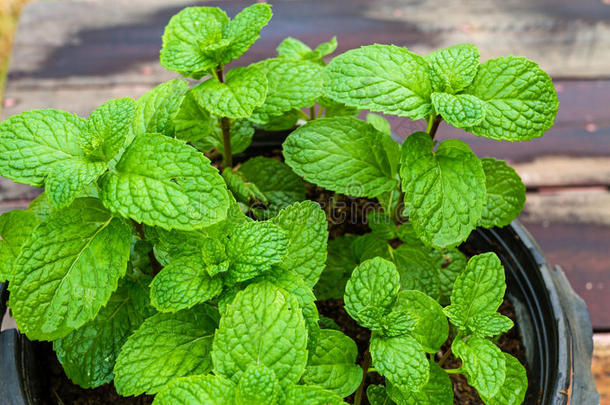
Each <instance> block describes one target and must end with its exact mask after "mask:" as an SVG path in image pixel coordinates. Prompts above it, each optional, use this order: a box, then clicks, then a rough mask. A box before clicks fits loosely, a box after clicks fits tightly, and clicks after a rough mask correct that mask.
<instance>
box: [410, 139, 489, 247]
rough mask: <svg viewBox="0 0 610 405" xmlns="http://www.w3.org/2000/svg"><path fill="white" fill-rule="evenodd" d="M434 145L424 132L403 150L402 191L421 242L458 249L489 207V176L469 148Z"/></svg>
mask: <svg viewBox="0 0 610 405" xmlns="http://www.w3.org/2000/svg"><path fill="white" fill-rule="evenodd" d="M433 148H434V143H433V141H432V139H431V138H430V136H429V135H428V134H426V133H423V132H416V133H415V134H413V135H410V136H409V137H408V138H407V139H406V141H405V142H404V144H403V146H402V166H401V173H400V174H401V177H402V189H403V191H404V192H405V204H406V206H407V207H408V208H409V218H410V220H411V221H412V222H413V227H414V229H415V232H416V233H417V235H418V236H419V238H420V239H421V240H422V242H424V243H425V244H426V245H430V246H433V247H453V246H457V245H458V244H460V243H461V242H462V241H464V240H465V239H466V238H467V237H468V235H469V234H470V232H471V231H472V230H473V229H474V228H475V226H476V225H477V223H478V221H479V218H480V217H481V212H482V210H483V203H484V202H485V173H484V172H483V168H482V166H481V162H480V161H479V159H478V158H477V157H476V156H475V154H474V153H472V151H471V150H470V148H469V147H468V145H466V143H464V142H462V141H459V140H457V139H450V140H447V141H444V142H442V143H441V144H440V145H439V147H438V149H437V150H436V153H434V152H433V151H432V149H433Z"/></svg>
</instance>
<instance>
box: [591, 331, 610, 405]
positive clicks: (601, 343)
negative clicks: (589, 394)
mask: <svg viewBox="0 0 610 405" xmlns="http://www.w3.org/2000/svg"><path fill="white" fill-rule="evenodd" d="M593 344H594V349H593V364H592V371H593V377H594V378H595V382H596V386H597V390H598V391H599V394H600V396H601V405H610V333H599V334H597V335H595V336H594V337H593Z"/></svg>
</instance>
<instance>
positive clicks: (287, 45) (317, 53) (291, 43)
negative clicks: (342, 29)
mask: <svg viewBox="0 0 610 405" xmlns="http://www.w3.org/2000/svg"><path fill="white" fill-rule="evenodd" d="M335 49H337V38H336V37H332V38H331V40H330V41H328V42H322V43H321V44H320V45H318V46H317V47H316V49H315V50H312V49H311V48H310V47H309V46H307V45H306V44H304V43H303V42H301V41H299V40H298V39H296V38H292V37H288V38H286V39H284V40H283V41H282V43H280V44H279V46H278V47H277V54H278V56H281V57H282V58H289V59H300V60H311V61H314V62H318V63H320V64H322V63H323V61H322V58H323V57H325V56H327V55H330V54H331V53H333V52H334V51H335Z"/></svg>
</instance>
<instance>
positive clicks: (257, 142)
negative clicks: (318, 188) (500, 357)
mask: <svg viewBox="0 0 610 405" xmlns="http://www.w3.org/2000/svg"><path fill="white" fill-rule="evenodd" d="M288 133H290V131H282V132H275V133H263V132H258V133H257V134H255V138H254V142H253V144H252V146H251V147H250V148H248V152H247V154H243V155H238V156H236V161H237V162H239V161H243V160H245V159H246V158H247V157H250V156H256V155H259V154H266V153H269V152H270V151H271V150H273V149H280V148H281V143H282V141H283V140H284V139H285V137H286V135H287V134H288ZM462 248H463V250H464V251H466V252H472V253H474V252H476V253H481V252H489V251H493V252H495V253H496V254H497V255H498V256H499V257H500V259H501V260H502V262H503V264H504V266H505V269H506V275H507V284H508V289H507V295H508V298H509V300H510V301H511V303H512V304H513V306H514V307H515V314H516V317H517V325H516V327H517V328H518V331H519V332H520V334H521V336H522V341H523V344H524V347H525V350H526V358H527V369H528V377H529V389H528V393H527V396H526V401H525V403H526V404H528V405H529V404H531V405H534V404H535V405H563V404H567V403H568V401H570V403H571V404H574V405H596V404H599V402H600V398H599V394H598V393H597V391H596V389H595V385H594V382H593V376H592V374H591V356H592V352H593V339H592V328H591V321H590V319H589V314H588V312H587V307H586V305H585V303H584V301H583V300H582V299H581V298H580V297H579V296H578V295H576V293H575V292H574V290H572V288H571V286H570V284H569V283H568V281H567V279H566V277H565V275H564V273H563V271H562V270H561V269H560V268H559V267H555V268H551V266H550V265H549V264H548V262H547V261H546V259H545V258H544V256H543V254H542V251H541V250H540V248H539V247H538V245H537V244H536V242H535V241H534V240H533V238H532V236H531V235H530V234H529V233H528V232H527V231H526V230H525V228H524V227H523V226H522V225H520V224H519V223H518V222H517V221H515V222H513V224H512V225H511V226H508V227H505V228H501V229H477V230H475V231H474V232H473V233H472V234H471V236H470V238H469V239H468V241H466V242H465V243H464V245H463V246H462ZM0 293H1V299H0V322H1V320H2V318H1V317H2V316H4V313H5V310H6V300H7V297H8V292H7V291H6V285H3V284H0ZM39 345H40V343H36V342H30V341H29V340H28V339H27V338H25V336H23V335H21V334H19V333H17V332H16V331H15V330H7V331H4V332H2V333H1V334H0V404H1V405H39V404H46V401H43V400H42V399H41V398H40V395H39V394H38V387H39V386H40V381H39V377H38V376H39V374H38V373H44V370H39V368H40V367H37V363H36V356H35V353H36V348H37V346H39Z"/></svg>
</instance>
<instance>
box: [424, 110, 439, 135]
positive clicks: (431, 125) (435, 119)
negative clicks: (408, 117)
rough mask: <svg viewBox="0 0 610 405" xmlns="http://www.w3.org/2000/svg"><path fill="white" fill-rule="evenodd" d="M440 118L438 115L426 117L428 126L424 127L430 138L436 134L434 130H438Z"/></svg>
mask: <svg viewBox="0 0 610 405" xmlns="http://www.w3.org/2000/svg"><path fill="white" fill-rule="evenodd" d="M442 120H443V117H441V116H440V115H435V114H431V115H430V117H429V118H428V128H427V129H426V132H428V134H430V138H432V139H434V137H435V136H436V131H437V130H438V126H439V125H440V124H441V121H442Z"/></svg>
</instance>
